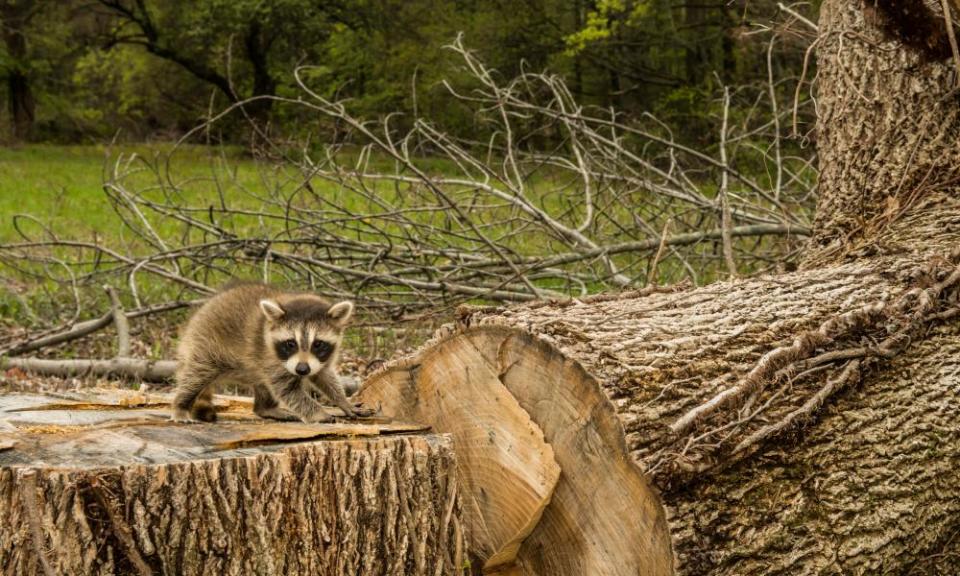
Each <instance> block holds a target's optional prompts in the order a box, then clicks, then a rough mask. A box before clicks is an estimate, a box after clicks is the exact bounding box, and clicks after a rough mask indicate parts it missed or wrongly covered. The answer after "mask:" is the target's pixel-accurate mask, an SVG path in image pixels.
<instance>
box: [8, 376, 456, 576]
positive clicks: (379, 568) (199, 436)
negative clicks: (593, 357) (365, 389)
mask: <svg viewBox="0 0 960 576" xmlns="http://www.w3.org/2000/svg"><path fill="white" fill-rule="evenodd" d="M95 400H97V399H96V398H95V399H94V400H91V399H90V398H79V397H78V398H70V397H68V398H67V399H57V400H56V401H53V402H51V399H50V398H48V397H42V396H38V395H15V394H10V395H6V396H3V397H0V431H2V430H6V432H3V433H2V434H0V518H3V519H4V521H3V522H0V572H2V573H4V574H18V575H19V574H22V575H29V574H42V575H51V574H216V575H221V574H237V575H240V574H349V575H355V574H396V575H405V574H411V573H416V574H437V575H439V574H454V573H458V572H459V571H460V570H461V569H462V567H463V558H462V551H463V549H464V547H463V538H464V533H463V526H462V523H461V519H460V518H461V511H460V509H461V505H460V500H459V495H458V488H457V482H456V475H455V473H454V470H455V468H454V467H455V458H454V454H453V452H452V449H451V443H450V440H449V438H448V437H446V436H443V435H436V434H425V433H423V430H424V429H423V427H422V426H417V425H407V424H402V423H387V422H361V423H349V422H348V423H335V424H310V425H307V424H293V423H272V422H267V421H263V420H259V419H256V418H254V417H252V414H249V405H244V403H237V402H230V403H227V404H224V403H223V402H220V401H218V402H217V405H218V406H220V408H221V410H223V414H222V416H221V418H222V420H223V422H224V423H221V424H217V425H198V426H184V425H173V424H170V423H169V422H168V421H167V410H165V409H163V407H162V404H161V405H160V406H158V405H157V403H156V398H154V399H138V398H132V399H131V398H123V397H121V398H115V397H112V396H111V397H108V398H107V400H108V401H107V402H102V401H95Z"/></svg>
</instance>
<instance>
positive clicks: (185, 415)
mask: <svg viewBox="0 0 960 576" xmlns="http://www.w3.org/2000/svg"><path fill="white" fill-rule="evenodd" d="M170 421H171V422H176V423H177V424H198V423H199V422H198V421H197V420H195V419H194V418H193V417H192V416H190V412H188V411H187V410H183V409H180V408H177V409H176V410H174V411H173V414H171V415H170Z"/></svg>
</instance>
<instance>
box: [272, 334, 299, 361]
mask: <svg viewBox="0 0 960 576" xmlns="http://www.w3.org/2000/svg"><path fill="white" fill-rule="evenodd" d="M276 347H277V356H280V357H281V358H283V359H287V358H289V357H290V356H293V354H294V353H295V352H296V351H297V348H298V346H297V341H296V340H294V339H293V338H291V339H289V340H284V341H282V342H277V345H276Z"/></svg>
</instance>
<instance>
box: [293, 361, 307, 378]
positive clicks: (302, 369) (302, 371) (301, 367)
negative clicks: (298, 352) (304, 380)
mask: <svg viewBox="0 0 960 576" xmlns="http://www.w3.org/2000/svg"><path fill="white" fill-rule="evenodd" d="M296 370H297V374H299V375H301V376H306V375H307V374H309V373H310V365H309V364H307V363H306V362H300V363H299V364H297V368H296Z"/></svg>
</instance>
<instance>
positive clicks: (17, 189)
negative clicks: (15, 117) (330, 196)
mask: <svg viewBox="0 0 960 576" xmlns="http://www.w3.org/2000/svg"><path fill="white" fill-rule="evenodd" d="M169 149H170V146H153V147H150V146H136V147H123V146H118V147H113V148H109V149H108V148H107V147H105V146H46V145H36V146H22V147H17V148H0V243H6V242H14V241H20V240H22V238H21V236H20V234H18V233H17V231H16V229H15V228H14V226H13V218H14V216H15V215H17V214H27V215H30V216H33V217H35V218H37V219H39V220H40V222H42V223H43V224H44V225H48V226H50V227H51V229H52V230H53V231H54V232H55V233H57V234H58V235H62V236H65V237H71V238H74V239H87V240H89V239H92V238H94V236H95V235H96V236H98V237H100V238H114V237H116V235H118V234H120V228H119V227H118V225H117V223H118V221H117V217H116V215H115V214H114V213H113V211H112V209H111V207H110V204H109V202H108V201H107V199H106V197H105V195H104V192H103V183H104V177H105V174H107V173H109V170H110V168H111V167H112V162H113V161H115V160H116V158H117V157H118V156H119V155H120V154H123V155H130V154H137V155H138V156H139V157H141V158H143V159H145V160H147V161H148V162H149V161H153V160H155V159H156V158H157V157H158V155H160V154H163V153H164V152H166V151H168V150H169ZM217 154H218V152H217V151H215V150H208V149H204V148H196V147H191V148H188V149H185V150H184V151H183V152H182V153H180V154H178V155H177V157H176V158H177V170H178V173H179V174H180V175H181V176H183V177H200V176H205V175H208V174H209V173H210V167H211V163H215V162H217V161H218V157H217ZM231 160H232V161H233V162H234V163H235V165H237V166H238V167H239V168H240V170H241V172H245V171H249V172H251V175H250V177H251V178H253V177H254V176H253V174H252V172H253V169H252V162H250V161H249V160H246V161H245V160H244V159H243V158H240V157H239V155H237V156H236V157H234V158H231ZM245 164H247V165H248V166H246V167H247V168H249V170H244V167H245V166H244V165H245ZM20 224H21V225H22V226H21V228H22V229H23V231H24V232H25V233H27V234H29V235H30V236H32V237H36V236H34V235H35V234H40V233H42V230H41V229H40V228H39V227H38V226H37V225H36V224H33V223H30V222H28V221H26V220H21V221H20Z"/></svg>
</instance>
